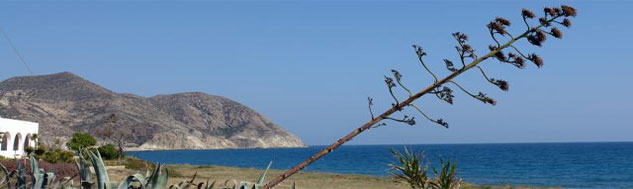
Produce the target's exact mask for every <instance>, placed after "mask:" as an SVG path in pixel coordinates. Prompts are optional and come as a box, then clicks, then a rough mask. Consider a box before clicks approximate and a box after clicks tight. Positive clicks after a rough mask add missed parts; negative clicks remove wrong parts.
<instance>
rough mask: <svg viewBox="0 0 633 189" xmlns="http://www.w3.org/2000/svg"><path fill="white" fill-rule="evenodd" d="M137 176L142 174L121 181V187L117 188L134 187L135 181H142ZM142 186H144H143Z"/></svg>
mask: <svg viewBox="0 0 633 189" xmlns="http://www.w3.org/2000/svg"><path fill="white" fill-rule="evenodd" d="M137 175H140V174H138V173H137V174H134V175H131V176H128V177H127V178H126V179H125V180H123V181H121V183H119V186H118V187H117V188H118V189H127V188H129V187H130V186H132V183H134V182H135V181H139V182H140V179H138V178H137ZM141 183H142V182H141ZM141 186H142V184H141Z"/></svg>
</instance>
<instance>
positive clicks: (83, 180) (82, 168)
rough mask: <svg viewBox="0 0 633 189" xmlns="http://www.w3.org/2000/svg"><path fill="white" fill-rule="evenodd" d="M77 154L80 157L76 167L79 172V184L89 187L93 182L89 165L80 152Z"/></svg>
mask: <svg viewBox="0 0 633 189" xmlns="http://www.w3.org/2000/svg"><path fill="white" fill-rule="evenodd" d="M76 154H77V156H79V161H77V160H75V165H77V169H78V170H79V183H80V184H82V185H84V184H85V185H89V184H90V182H91V178H90V177H91V173H90V168H89V166H88V163H87V161H86V159H85V158H84V157H83V156H82V155H81V152H80V151H77V152H76ZM86 187H87V186H86Z"/></svg>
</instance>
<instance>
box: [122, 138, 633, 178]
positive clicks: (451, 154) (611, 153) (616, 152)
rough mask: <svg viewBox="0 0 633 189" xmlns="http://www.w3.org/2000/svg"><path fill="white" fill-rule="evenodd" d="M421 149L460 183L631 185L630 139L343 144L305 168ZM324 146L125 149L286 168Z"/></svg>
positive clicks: (179, 160) (351, 169) (384, 160)
mask: <svg viewBox="0 0 633 189" xmlns="http://www.w3.org/2000/svg"><path fill="white" fill-rule="evenodd" d="M405 146H406V147H407V148H409V150H414V151H416V152H424V154H425V162H428V163H429V164H430V166H435V167H438V166H439V161H440V159H444V160H449V159H450V160H453V161H455V162H457V174H458V176H459V177H461V178H463V179H464V181H465V182H469V183H475V184H483V185H513V186H516V185H523V186H525V185H527V186H553V187H564V188H633V142H596V143H588V142H587V143H509V144H428V145H427V144H421V145H345V146H342V147H340V148H338V149H337V150H334V151H333V152H332V153H330V154H328V155H326V156H324V157H323V158H322V159H320V160H318V161H316V162H315V163H313V164H312V165H310V166H308V167H307V168H306V169H305V171H318V172H331V173H345V174H363V175H373V176H380V177H386V176H389V175H390V169H389V166H388V165H389V164H390V163H395V159H394V157H393V156H392V154H391V150H392V149H395V150H400V151H403V149H404V147H405ZM325 147H326V146H310V147H307V148H266V149H223V150H166V151H133V152H126V153H127V154H128V155H131V156H136V157H138V158H141V159H145V160H149V161H152V162H159V163H167V164H190V165H222V166H235V167H243V168H259V169H265V167H266V166H267V165H268V163H269V162H270V161H272V162H273V164H272V169H288V168H290V167H292V166H294V165H296V164H298V163H300V162H302V161H303V160H305V159H307V158H309V157H310V156H312V155H313V154H315V153H317V152H318V151H320V150H322V149H324V148H325Z"/></svg>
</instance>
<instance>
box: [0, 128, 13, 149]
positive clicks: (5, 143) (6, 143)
mask: <svg viewBox="0 0 633 189" xmlns="http://www.w3.org/2000/svg"><path fill="white" fill-rule="evenodd" d="M9 141H11V133H9V132H4V134H3V136H2V147H0V150H2V151H7V149H8V148H9Z"/></svg>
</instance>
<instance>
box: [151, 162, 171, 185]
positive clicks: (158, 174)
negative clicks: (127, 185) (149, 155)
mask: <svg viewBox="0 0 633 189" xmlns="http://www.w3.org/2000/svg"><path fill="white" fill-rule="evenodd" d="M162 168H163V165H161V164H160V163H159V164H158V165H157V166H156V168H155V169H154V171H153V172H152V175H151V176H150V177H149V180H148V183H147V186H148V187H149V188H152V189H163V188H166V187H167V179H168V178H169V172H168V171H167V170H166V171H165V173H162V171H161V170H162Z"/></svg>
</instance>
